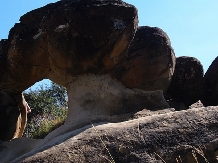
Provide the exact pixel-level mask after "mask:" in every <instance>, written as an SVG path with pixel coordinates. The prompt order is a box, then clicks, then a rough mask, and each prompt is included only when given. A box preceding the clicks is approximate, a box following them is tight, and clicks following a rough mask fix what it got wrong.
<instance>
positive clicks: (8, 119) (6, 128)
mask: <svg viewBox="0 0 218 163" xmlns="http://www.w3.org/2000/svg"><path fill="white" fill-rule="evenodd" d="M26 120H27V110H26V101H25V99H24V97H23V95H22V93H19V94H16V93H15V94H10V93H7V92H3V91H0V141H6V140H11V139H13V138H18V137H21V136H22V134H23V131H24V128H25V126H26Z"/></svg>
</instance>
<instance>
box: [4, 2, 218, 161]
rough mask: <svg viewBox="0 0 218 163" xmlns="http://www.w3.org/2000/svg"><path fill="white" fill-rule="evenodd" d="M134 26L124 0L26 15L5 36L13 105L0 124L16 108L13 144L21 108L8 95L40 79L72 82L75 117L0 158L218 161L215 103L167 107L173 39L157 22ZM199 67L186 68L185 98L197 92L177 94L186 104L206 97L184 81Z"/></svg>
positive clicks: (7, 87) (10, 146) (7, 147)
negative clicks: (181, 108) (203, 106)
mask: <svg viewBox="0 0 218 163" xmlns="http://www.w3.org/2000/svg"><path fill="white" fill-rule="evenodd" d="M137 23H138V20H137V10H136V8H135V7H134V6H132V5H129V4H126V3H124V2H122V1H121V0H110V1H108V0H62V1H58V2H56V3H52V4H49V5H46V6H44V7H42V8H39V9H36V10H33V11H30V12H29V13H27V14H25V15H24V16H22V17H21V18H20V23H17V24H15V26H14V27H13V28H12V29H11V30H10V33H9V37H8V39H6V40H1V41H0V89H1V90H2V91H4V92H7V94H4V92H1V93H2V95H3V96H2V97H0V100H2V101H1V104H3V105H1V106H5V108H6V111H5V108H4V109H3V110H2V109H0V111H1V112H4V113H3V114H0V122H1V124H0V129H2V130H3V128H4V125H5V122H6V121H7V119H5V117H4V116H3V115H4V114H7V109H8V107H9V105H11V104H13V106H12V107H13V108H12V110H13V111H12V112H13V114H12V116H15V117H13V118H11V119H13V120H14V121H13V123H11V124H12V125H11V127H9V128H10V129H13V132H11V130H10V133H12V134H10V138H8V137H7V138H6V140H10V139H11V135H12V138H13V133H14V132H15V133H16V124H17V118H18V116H19V114H20V112H19V109H18V107H17V105H18V103H17V102H18V101H19V100H15V101H14V99H11V95H18V94H19V93H20V92H22V91H23V90H25V89H26V88H28V87H29V86H31V85H32V84H34V83H35V82H37V81H39V80H41V79H43V78H49V79H51V80H52V81H54V82H56V83H58V84H60V85H62V86H65V87H67V91H68V99H69V101H68V102H69V107H68V109H69V113H68V116H67V119H66V121H65V123H64V125H62V126H61V127H59V128H58V129H56V130H54V131H53V132H51V133H50V134H49V135H47V136H46V137H45V138H44V139H38V140H34V139H29V138H19V139H14V140H12V141H0V160H1V162H3V163H8V162H11V163H30V162H40V161H42V160H43V162H113V163H114V162H122V163H125V162H150V163H154V162H161V161H162V162H168V163H171V162H173V163H174V162H185V163H193V162H195V161H196V162H202V161H205V160H206V159H207V161H209V162H216V161H217V160H216V158H217V153H218V152H217V149H218V143H217V142H218V141H217V135H218V129H217V123H218V112H217V108H216V107H208V108H201V109H199V108H194V109H189V110H185V111H177V112H174V109H173V108H170V106H169V105H168V103H167V102H166V100H165V99H164V96H163V92H164V93H166V90H167V88H168V86H169V84H170V80H171V77H172V74H173V72H174V66H175V56H174V52H173V49H172V47H171V45H170V40H169V38H168V36H167V35H166V33H165V32H163V31H162V30H161V29H159V28H152V27H140V28H138V30H137V32H136V34H135V31H136V28H137ZM134 35H135V37H134ZM133 38H134V39H133ZM132 40H133V41H132ZM131 41H132V42H131ZM186 63H192V64H193V63H194V65H196V66H197V67H198V66H199V64H198V62H197V61H196V60H192V59H191V60H189V59H188V62H186ZM178 65H179V62H178ZM192 66H193V65H191V66H190V65H189V66H188V67H186V68H187V69H188V70H187V69H185V68H183V65H182V62H181V68H179V72H180V70H181V69H182V71H181V73H182V74H184V75H186V76H187V77H188V78H185V80H183V81H182V82H181V83H182V84H183V85H184V84H185V87H183V89H182V90H181V94H183V93H185V92H186V91H187V88H190V89H191V90H193V91H194V93H193V94H191V96H190V99H187V98H184V96H182V97H179V98H180V99H182V100H183V101H184V102H185V104H186V105H190V104H191V103H193V102H194V101H195V100H196V99H197V97H196V96H197V93H196V94H195V92H198V93H199V90H198V89H196V85H194V86H193V87H189V86H190V85H187V84H186V82H194V81H195V80H196V78H197V77H198V75H199V74H201V68H199V67H198V68H196V69H195V67H192ZM186 70H187V71H189V70H190V71H191V74H190V75H189V72H186ZM192 70H193V71H192ZM184 72H185V73H184ZM177 74H179V73H177ZM175 76H177V75H176V74H175ZM178 76H179V75H178ZM199 76H200V75H199ZM176 79H177V78H176ZM178 79H179V80H180V79H181V78H180V76H179V77H178ZM182 79H183V78H182ZM174 83H175V86H177V83H179V82H177V80H176V82H174ZM194 84H199V83H198V82H196V83H194ZM176 89H177V88H176ZM151 90H152V91H151ZM177 91H178V90H177ZM8 95H10V97H9V96H8ZM20 95H21V94H19V96H18V97H21V96H20ZM170 95H172V97H173V98H175V99H176V98H177V96H176V95H175V94H173V93H170ZM183 95H184V94H183ZM13 97H14V96H13ZM5 99H9V100H10V101H9V102H8V103H5V102H7V101H5ZM15 99H16V98H15ZM19 102H20V101H19ZM21 129H22V128H21ZM1 134H2V132H1V133H0V135H1ZM3 136H5V135H4V133H3ZM4 139H5V138H4Z"/></svg>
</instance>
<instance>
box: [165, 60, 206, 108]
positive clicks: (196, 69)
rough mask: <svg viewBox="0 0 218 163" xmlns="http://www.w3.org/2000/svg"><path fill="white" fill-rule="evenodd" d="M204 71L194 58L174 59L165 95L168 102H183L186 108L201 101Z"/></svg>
mask: <svg viewBox="0 0 218 163" xmlns="http://www.w3.org/2000/svg"><path fill="white" fill-rule="evenodd" d="M203 75H204V70H203V66H202V64H201V63H200V61H199V60H198V59H196V58H194V57H187V56H183V57H178V58H176V67H175V72H174V74H173V77H172V81H171V84H170V87H169V89H168V91H167V93H168V94H169V96H170V100H172V101H176V102H183V103H184V104H185V106H186V107H189V106H190V105H192V104H193V103H195V102H197V101H198V100H200V99H201V96H202V95H203V85H204V84H203V83H204V81H203V80H204V79H203Z"/></svg>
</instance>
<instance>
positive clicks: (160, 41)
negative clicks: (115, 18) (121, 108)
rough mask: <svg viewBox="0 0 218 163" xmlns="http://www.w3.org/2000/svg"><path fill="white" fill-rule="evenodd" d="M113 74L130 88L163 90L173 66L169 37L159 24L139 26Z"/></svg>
mask: <svg viewBox="0 0 218 163" xmlns="http://www.w3.org/2000/svg"><path fill="white" fill-rule="evenodd" d="M123 60H124V61H123V63H120V65H119V68H118V69H116V70H115V72H114V74H113V75H114V76H116V78H118V80H120V81H121V82H122V83H123V84H124V85H125V86H127V87H129V88H138V89H142V90H145V91H154V90H162V91H164V92H166V90H167V89H168V87H169V84H170V81H171V77H172V75H173V72H174V67H175V55H174V50H173V48H172V47H171V43H170V39H169V37H168V36H167V34H166V33H165V32H164V31H163V30H162V29H160V28H157V27H149V26H141V27H138V29H137V31H136V34H135V36H134V39H133V41H132V43H131V45H130V47H129V50H128V52H127V55H126V56H125V57H124V58H123Z"/></svg>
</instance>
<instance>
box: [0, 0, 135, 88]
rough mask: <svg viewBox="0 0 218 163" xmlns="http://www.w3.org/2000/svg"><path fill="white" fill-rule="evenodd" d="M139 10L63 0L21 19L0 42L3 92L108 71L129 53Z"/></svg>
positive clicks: (117, 1) (93, 0) (96, 0)
mask: <svg viewBox="0 0 218 163" xmlns="http://www.w3.org/2000/svg"><path fill="white" fill-rule="evenodd" d="M137 23H138V19H137V10H136V8H135V7H134V6H132V5H129V4H126V3H124V2H122V1H121V0H111V1H107V0H63V1H58V2H56V3H52V4H48V5H46V6H44V7H42V8H39V9H36V10H33V11H30V12H28V13H27V14H25V15H23V16H22V17H21V18H20V23H16V24H15V25H14V27H13V28H12V29H11V30H10V32H9V37H8V39H7V40H2V41H1V43H0V45H1V46H0V48H1V49H0V56H1V57H0V63H4V64H3V65H1V66H2V67H3V68H2V69H1V71H0V73H1V74H0V83H1V84H0V89H1V90H3V91H8V92H9V91H11V92H15V91H16V92H21V91H23V90H25V89H27V88H28V87H30V86H31V85H33V84H34V83H35V82H37V81H39V80H42V79H44V78H49V79H51V80H52V81H54V82H56V83H58V84H60V85H62V86H66V85H67V83H69V82H71V81H72V78H73V77H75V76H77V75H80V74H84V73H94V74H99V73H107V72H108V71H109V70H111V69H113V68H114V67H115V65H116V64H117V62H118V61H119V60H120V58H121V57H123V55H124V54H125V53H126V49H127V48H128V46H129V44H130V42H131V40H132V38H133V36H134V34H135V31H136V29H137Z"/></svg>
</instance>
